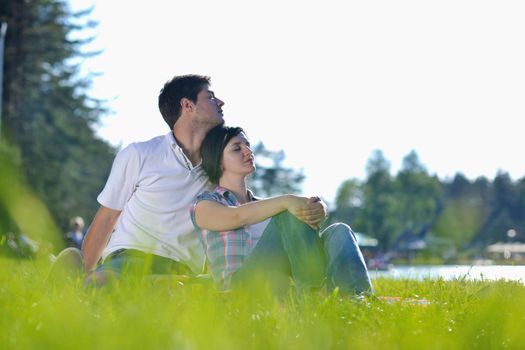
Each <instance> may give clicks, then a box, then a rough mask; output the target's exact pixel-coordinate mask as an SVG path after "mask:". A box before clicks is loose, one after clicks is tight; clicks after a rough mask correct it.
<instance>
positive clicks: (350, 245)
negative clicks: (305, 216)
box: [232, 211, 373, 293]
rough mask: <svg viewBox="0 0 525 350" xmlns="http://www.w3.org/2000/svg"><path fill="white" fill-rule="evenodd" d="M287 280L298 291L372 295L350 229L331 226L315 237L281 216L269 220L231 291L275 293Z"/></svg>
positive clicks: (289, 217) (295, 221)
mask: <svg viewBox="0 0 525 350" xmlns="http://www.w3.org/2000/svg"><path fill="white" fill-rule="evenodd" d="M290 277H291V278H292V279H293V281H294V283H295V284H296V285H297V286H298V287H299V288H300V289H308V288H317V287H320V286H322V285H323V283H326V286H327V288H328V290H329V291H331V290H333V289H334V288H335V287H338V288H339V289H340V290H341V291H342V292H345V293H364V292H370V293H371V292H373V289H372V284H371V282H370V277H369V276H368V271H367V268H366V265H365V262H364V259H363V255H362V254H361V251H360V249H359V246H358V245H357V241H356V239H355V237H354V234H353V232H352V230H351V229H350V227H349V226H348V225H346V224H341V223H338V224H333V225H331V226H329V227H328V228H326V229H325V230H323V231H322V232H321V233H320V234H319V233H318V232H317V231H315V230H313V229H312V228H310V227H309V226H308V225H306V224H304V223H303V222H301V221H299V220H298V219H297V218H296V217H294V216H293V215H291V214H290V213H289V212H287V211H285V212H283V213H281V214H279V215H276V216H274V217H273V218H272V219H271V220H270V223H269V224H268V226H267V227H266V229H265V231H264V233H263V235H262V236H261V238H260V240H259V242H258V243H257V245H256V246H255V248H254V250H253V252H252V253H251V254H250V255H249V256H248V258H247V259H246V261H245V262H244V264H243V265H242V266H241V267H240V268H239V269H238V270H237V271H236V272H235V273H234V274H233V276H232V286H233V287H234V288H235V287H236V286H239V285H248V284H250V283H265V284H268V285H270V287H271V288H272V290H273V291H275V292H281V291H283V290H286V289H287V287H288V286H289V279H290Z"/></svg>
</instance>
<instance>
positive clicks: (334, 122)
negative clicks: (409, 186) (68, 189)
mask: <svg viewBox="0 0 525 350" xmlns="http://www.w3.org/2000/svg"><path fill="white" fill-rule="evenodd" d="M70 3H71V6H72V8H73V9H82V8H85V7H88V6H90V5H94V6H95V9H94V11H93V13H92V18H93V19H95V20H98V21H99V22H100V23H99V26H98V27H97V28H96V29H95V30H93V31H91V32H90V33H91V34H94V35H96V40H95V41H94V42H93V44H92V45H91V48H95V49H103V50H104V52H103V53H102V54H101V55H99V56H98V57H96V58H92V59H89V60H87V61H86V62H85V63H84V68H85V70H86V71H91V72H100V73H102V75H101V76H99V77H96V78H95V79H94V85H93V88H92V95H93V96H96V97H99V98H105V99H108V100H109V102H108V106H109V107H110V108H111V109H112V110H113V111H114V113H113V114H112V115H110V116H107V117H105V118H104V119H103V121H102V124H101V128H100V130H99V134H100V135H101V136H102V137H104V138H105V139H107V140H109V141H110V142H111V143H112V144H114V145H123V146H124V145H127V144H128V143H130V142H133V141H139V140H146V139H149V138H151V137H153V136H156V135H158V134H164V133H166V132H168V130H167V126H166V125H165V124H164V121H163V120H162V117H161V116H160V113H159V112H158V110H157V96H158V93H159V90H160V88H161V87H162V85H163V84H164V82H165V81H167V80H168V79H170V78H171V77H172V76H174V75H179V74H187V73H197V74H204V75H210V76H211V77H212V89H213V90H214V91H215V92H216V95H217V96H218V97H219V98H221V99H222V100H224V101H225V102H226V105H225V107H224V111H225V119H226V124H228V125H239V126H242V127H243V128H244V129H245V130H246V131H247V132H248V136H249V137H250V138H251V141H252V143H255V142H257V141H259V140H262V141H264V143H265V144H266V145H267V146H268V148H270V149H274V150H279V149H283V150H284V151H285V152H286V164H287V165H288V166H292V167H295V168H303V169H304V172H305V174H306V175H307V179H306V181H305V183H304V192H305V193H306V194H319V195H321V196H323V197H324V198H325V199H326V200H328V201H329V202H330V201H332V200H333V198H334V197H335V193H336V191H337V188H338V186H339V185H340V184H341V182H342V181H343V180H345V179H347V178H350V177H352V178H359V179H364V178H365V166H366V162H367V160H368V159H369V157H370V155H371V154H372V152H373V150H375V149H381V150H382V151H383V152H384V154H385V157H386V158H387V159H388V160H389V161H390V162H391V164H392V173H396V172H397V170H398V169H399V167H400V166H401V162H402V159H403V157H404V156H405V155H406V154H408V153H409V152H410V151H411V150H415V151H416V152H417V153H418V155H419V157H420V160H421V162H422V163H423V164H424V165H425V166H426V167H427V169H428V170H429V172H430V173H431V174H437V175H438V176H439V177H440V178H442V179H443V178H446V177H451V176H453V175H454V174H455V173H456V172H462V173H463V174H465V175H466V176H467V177H468V178H471V179H474V178H476V177H478V176H480V175H484V176H487V177H489V178H491V179H492V178H493V177H494V176H495V175H496V173H497V171H498V169H501V170H504V171H507V172H509V173H510V175H511V177H512V178H514V179H518V178H521V177H523V176H524V175H525V162H524V157H523V151H522V150H523V148H524V147H523V134H524V133H523V126H522V125H523V123H522V122H521V120H522V119H523V117H524V116H525V64H524V62H525V44H524V43H525V21H524V20H523V19H524V18H525V2H523V1H504V0H502V1H483V0H472V1H464V0H452V1H450V0H440V1H424V0H413V1H406V0H402V1H391V0H389V1H380V0H378V1H335V0H323V1H320V0H317V1H308V0H287V1H286V0H266V1H258V2H256V3H255V2H252V1H241V0H239V1H233V0H223V1H216V0H215V1H214V0H192V1H167V0H166V1H161V0H149V1H147V2H144V1H116V0H112V1H108V0H105V1H102V0H98V1H97V0H70ZM145 4H147V5H145Z"/></svg>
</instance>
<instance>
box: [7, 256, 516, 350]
mask: <svg viewBox="0 0 525 350" xmlns="http://www.w3.org/2000/svg"><path fill="white" fill-rule="evenodd" d="M49 267H50V266H49V263H47V262H46V261H44V260H42V259H41V260H37V261H20V260H13V259H5V258H0V348H2V349H141V350H146V349H249V348H264V349H267V348H271V349H332V348H334V349H348V348H353V349H447V350H451V349H465V348H497V349H500V348H510V349H513V348H514V349H517V348H523V344H524V343H523V340H522V339H523V337H522V328H523V325H525V286H523V285H522V284H519V283H514V282H504V281H499V282H488V281H478V282H472V281H466V280H455V281H443V280H427V281H409V280H387V279H378V280H374V286H375V288H376V292H377V293H376V294H377V295H382V296H400V297H404V298H424V299H427V300H430V301H431V304H430V305H428V306H419V305H411V304H408V303H402V302H395V303H388V302H385V301H382V300H379V299H377V298H374V297H369V298H366V299H365V300H358V299H353V298H348V297H346V298H341V297H339V296H337V295H326V294H324V293H320V292H316V293H310V294H303V295H300V296H298V295H296V294H295V293H290V294H289V295H288V296H287V297H285V298H283V299H280V300H277V299H275V298H270V297H263V296H260V297H258V298H253V297H252V296H250V295H246V294H244V295H243V294H231V293H230V294H221V293H217V292H216V291H215V290H214V289H213V288H212V287H211V286H210V285H207V284H186V285H180V284H179V283H177V282H175V281H173V282H172V281H163V282H155V283H154V282H151V281H150V280H143V279H140V278H131V279H129V280H126V281H123V282H119V283H116V284H115V285H113V286H111V287H107V288H102V289H98V290H96V289H90V288H83V287H82V285H81V281H80V280H77V281H71V280H70V281H63V282H60V283H50V282H49V281H47V280H46V277H47V272H48V271H49Z"/></svg>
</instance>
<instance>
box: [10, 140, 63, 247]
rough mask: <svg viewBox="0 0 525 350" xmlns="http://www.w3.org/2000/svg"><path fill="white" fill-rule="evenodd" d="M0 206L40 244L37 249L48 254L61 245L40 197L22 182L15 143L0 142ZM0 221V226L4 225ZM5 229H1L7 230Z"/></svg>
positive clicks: (24, 231)
mask: <svg viewBox="0 0 525 350" xmlns="http://www.w3.org/2000/svg"><path fill="white" fill-rule="evenodd" d="M0 206H2V207H3V208H4V210H5V211H6V212H7V215H8V216H9V217H8V218H2V217H0V221H1V220H10V221H13V222H14V223H15V224H16V226H17V228H18V230H20V231H19V232H14V233H16V234H20V233H21V234H24V235H27V236H28V237H29V238H31V239H32V240H34V241H36V242H37V243H38V244H39V246H40V248H41V249H40V253H44V254H47V253H49V251H51V250H53V251H55V252H59V251H60V250H61V249H62V248H63V245H64V243H63V241H62V238H61V233H60V230H59V229H58V228H57V226H56V225H55V223H54V221H53V219H52V218H51V214H50V213H49V210H48V209H47V207H46V206H45V205H44V203H42V201H41V200H40V199H39V198H38V197H37V196H35V195H34V194H33V192H32V191H31V190H30V189H29V187H28V186H27V185H26V183H25V179H24V176H23V174H22V171H21V169H20V154H19V150H18V149H17V148H16V146H8V145H7V144H5V143H4V142H0ZM1 224H2V223H1V222H0V229H2V227H3V225H1ZM6 233H7V232H0V234H6Z"/></svg>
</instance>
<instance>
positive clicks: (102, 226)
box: [82, 206, 120, 273]
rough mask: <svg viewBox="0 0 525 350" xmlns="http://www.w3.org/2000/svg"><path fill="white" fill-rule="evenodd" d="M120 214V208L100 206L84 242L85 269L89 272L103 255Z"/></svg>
mask: <svg viewBox="0 0 525 350" xmlns="http://www.w3.org/2000/svg"><path fill="white" fill-rule="evenodd" d="M119 215H120V211H119V210H114V209H110V208H107V207H104V206H100V208H99V210H98V211H97V214H96V215H95V218H94V219H93V222H92V223H91V226H90V227H89V230H88V232H87V234H86V237H85V238H84V242H83V244H82V253H83V255H84V269H85V270H86V272H87V273H89V272H90V271H91V270H93V269H94V268H95V266H96V265H97V262H98V261H99V259H100V257H101V256H102V251H103V250H104V248H105V247H106V245H107V243H108V240H109V237H110V236H111V233H112V232H113V228H114V227H115V224H116V223H117V220H118V217H119Z"/></svg>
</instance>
